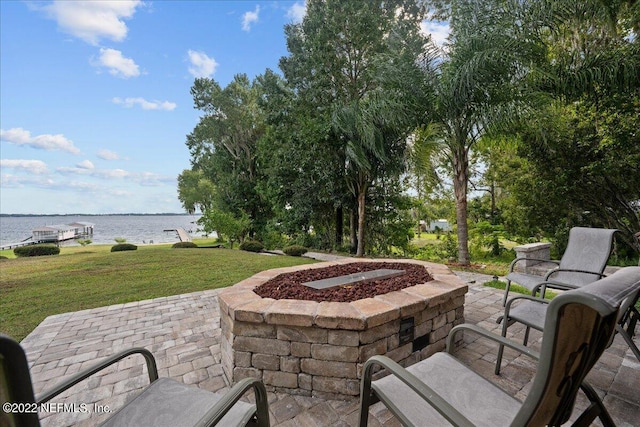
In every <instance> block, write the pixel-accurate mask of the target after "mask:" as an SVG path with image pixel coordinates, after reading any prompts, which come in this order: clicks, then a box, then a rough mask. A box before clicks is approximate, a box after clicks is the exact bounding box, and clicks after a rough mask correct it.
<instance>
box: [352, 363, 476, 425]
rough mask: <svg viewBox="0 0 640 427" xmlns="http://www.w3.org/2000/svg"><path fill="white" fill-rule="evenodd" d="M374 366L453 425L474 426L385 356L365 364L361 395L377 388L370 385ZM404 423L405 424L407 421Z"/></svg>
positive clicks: (432, 391) (437, 395) (399, 414)
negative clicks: (410, 391) (378, 367)
mask: <svg viewBox="0 0 640 427" xmlns="http://www.w3.org/2000/svg"><path fill="white" fill-rule="evenodd" d="M375 365H378V366H382V367H383V368H385V369H387V370H388V371H389V372H391V374H392V375H394V376H395V377H397V378H398V379H400V381H402V382H403V383H405V384H406V385H407V386H409V387H410V388H411V389H412V390H413V391H414V392H415V393H416V394H417V395H418V396H420V397H421V398H422V399H423V400H425V401H426V402H427V403H428V404H429V405H431V406H432V407H433V409H435V410H436V411H438V413H439V414H440V415H442V416H443V417H444V418H446V419H447V420H448V421H449V422H450V423H452V424H453V425H456V426H465V427H471V426H473V425H474V424H473V423H472V422H471V421H469V420H468V419H467V418H466V417H465V416H464V415H462V414H461V413H460V412H459V411H458V410H457V409H456V408H454V407H453V406H451V404H449V402H447V401H446V400H444V399H443V398H442V396H440V395H439V394H438V393H436V392H435V391H434V390H433V389H432V388H431V387H429V386H428V385H426V384H425V383H423V382H422V381H420V380H419V379H418V378H417V377H416V376H415V375H413V374H412V373H410V372H409V371H407V370H406V369H405V368H403V367H402V366H400V365H399V364H398V363H396V362H394V361H393V360H391V359H390V358H388V357H386V356H372V357H370V358H369V359H368V360H367V361H366V362H365V364H364V367H363V372H362V381H363V386H362V392H363V393H364V392H366V391H367V389H368V388H374V390H375V389H376V388H377V387H376V385H375V384H371V370H372V368H373V367H374V366H375ZM378 397H380V398H384V396H380V395H379V396H378ZM392 412H394V413H395V414H396V415H397V416H399V417H400V418H402V414H401V413H399V411H392ZM404 422H405V423H406V422H407V420H405V421H404Z"/></svg>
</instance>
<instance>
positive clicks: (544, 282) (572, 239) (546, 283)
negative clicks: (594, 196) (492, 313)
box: [502, 227, 618, 306]
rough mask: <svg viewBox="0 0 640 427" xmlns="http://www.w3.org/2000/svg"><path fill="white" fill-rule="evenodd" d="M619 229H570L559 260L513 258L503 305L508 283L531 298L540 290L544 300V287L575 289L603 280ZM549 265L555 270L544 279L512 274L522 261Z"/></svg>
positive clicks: (543, 277)
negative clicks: (528, 293) (529, 293)
mask: <svg viewBox="0 0 640 427" xmlns="http://www.w3.org/2000/svg"><path fill="white" fill-rule="evenodd" d="M616 231H618V230H615V229H608V228H587V227H573V228H572V229H571V230H570V231H569V242H568V244H567V249H566V250H565V252H564V254H563V255H562V259H560V261H550V260H543V259H534V258H516V259H514V260H513V261H512V262H511V264H510V265H509V274H507V286H506V288H505V291H504V298H503V299H502V305H503V306H504V305H506V303H507V298H508V296H509V288H510V287H511V282H515V283H517V284H518V285H520V286H522V287H524V288H527V289H528V290H530V291H531V294H532V295H534V296H535V295H536V293H537V292H538V291H540V295H541V296H542V297H543V298H544V294H545V291H546V288H547V287H554V288H557V289H574V288H577V287H580V286H584V285H586V284H588V283H591V282H594V281H596V280H598V279H600V278H602V277H604V269H605V267H606V266H607V260H608V259H609V255H610V254H611V247H612V244H613V235H614V234H615V232H616ZM525 259H526V260H528V261H540V262H551V263H554V264H556V265H557V266H558V267H556V268H554V269H553V270H551V271H549V272H548V273H547V274H546V275H545V276H536V275H533V274H527V273H518V272H516V271H515V268H516V266H517V264H518V263H519V262H520V261H523V260H525Z"/></svg>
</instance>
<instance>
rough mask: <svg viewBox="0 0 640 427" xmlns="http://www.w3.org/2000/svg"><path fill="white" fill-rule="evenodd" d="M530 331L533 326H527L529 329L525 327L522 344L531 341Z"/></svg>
mask: <svg viewBox="0 0 640 427" xmlns="http://www.w3.org/2000/svg"><path fill="white" fill-rule="evenodd" d="M529 331H531V328H530V327H529V326H527V329H525V331H524V339H523V340H522V345H527V342H529Z"/></svg>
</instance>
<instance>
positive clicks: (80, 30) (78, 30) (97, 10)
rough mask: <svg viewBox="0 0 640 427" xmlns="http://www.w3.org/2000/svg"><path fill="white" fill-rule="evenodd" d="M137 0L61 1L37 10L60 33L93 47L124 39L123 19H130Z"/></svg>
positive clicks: (140, 3)
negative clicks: (106, 40) (56, 27)
mask: <svg viewBox="0 0 640 427" xmlns="http://www.w3.org/2000/svg"><path fill="white" fill-rule="evenodd" d="M143 4H144V3H143V2H142V1H140V0H119V1H97V0H94V1H63V0H57V1H54V2H53V3H51V4H49V5H47V6H44V7H42V8H39V7H38V6H35V8H36V9H41V10H44V11H45V12H46V13H47V14H48V15H49V17H50V18H51V19H54V20H55V21H56V22H57V23H58V27H59V28H60V30H62V31H63V32H65V33H67V34H71V35H72V36H75V37H78V38H79V39H82V40H84V41H85V42H87V43H90V44H92V45H98V43H99V41H100V39H102V38H107V39H110V40H113V41H118V42H119V41H122V40H124V38H125V37H126V36H127V31H128V28H127V25H126V24H125V22H124V20H125V19H130V18H131V17H133V15H134V13H135V11H136V8H138V7H139V6H142V5H143Z"/></svg>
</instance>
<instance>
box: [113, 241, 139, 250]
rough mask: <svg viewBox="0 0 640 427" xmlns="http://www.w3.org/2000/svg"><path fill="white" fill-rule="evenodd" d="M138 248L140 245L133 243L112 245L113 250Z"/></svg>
mask: <svg viewBox="0 0 640 427" xmlns="http://www.w3.org/2000/svg"><path fill="white" fill-rule="evenodd" d="M137 249H138V247H137V246H136V245H132V244H131V243H119V244H117V245H113V246H112V247H111V252H121V251H135V250H137Z"/></svg>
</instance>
